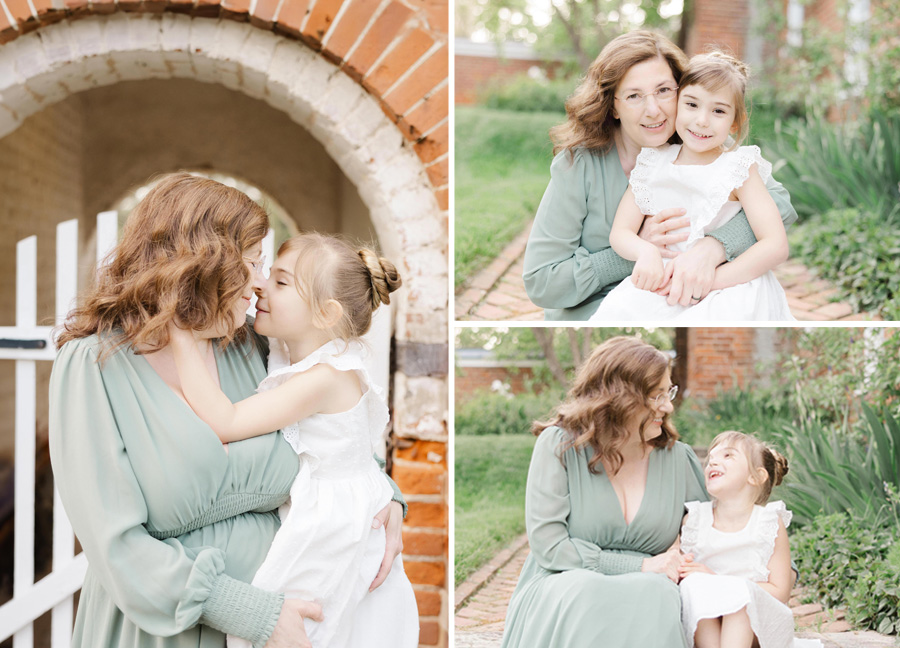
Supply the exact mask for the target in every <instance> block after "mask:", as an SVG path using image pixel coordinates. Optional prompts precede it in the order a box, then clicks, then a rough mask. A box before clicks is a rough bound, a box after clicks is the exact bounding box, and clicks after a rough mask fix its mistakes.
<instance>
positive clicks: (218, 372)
mask: <svg viewBox="0 0 900 648" xmlns="http://www.w3.org/2000/svg"><path fill="white" fill-rule="evenodd" d="M210 345H211V348H212V352H213V361H214V362H215V364H216V378H217V380H218V382H219V385H218V387H219V389H220V390H221V391H222V392H225V389H224V388H223V387H222V373H221V367H220V365H219V360H220V357H219V351H218V349H217V347H218V343H217V340H210ZM131 354H132V355H133V356H134V357H136V358H140V362H141V364H142V365H143V366H144V367H145V368H146V369H147V371H149V372H150V373H151V374H153V378H154V380H156V381H158V382H159V384H160V385H161V386H162V388H163V389H165V391H166V392H168V393H169V394H170V395H171V396H172V397H173V398H174V399H175V400H176V401H178V402H179V403H181V404H182V405H184V406H185V407H186V408H187V409H188V410H189V411H190V412H191V414H193V415H194V416H196V417H197V419H198V420H200V421H202V420H203V419H201V418H200V417H199V416H197V413H196V412H194V409H193V408H192V407H191V404H190V403H188V402H187V400H186V399H185V398H183V397H182V396H179V395H178V393H177V392H176V391H175V390H174V389H173V388H172V386H171V385H170V384H169V383H167V382H166V381H165V379H164V378H163V377H162V376H160V375H159V372H158V371H157V370H156V369H155V368H154V367H153V365H152V364H150V361H149V360H147V357H146V354H144V353H140V354H139V353H136V352H135V351H134V350H133V349H132V350H131ZM229 400H230V398H229Z"/></svg>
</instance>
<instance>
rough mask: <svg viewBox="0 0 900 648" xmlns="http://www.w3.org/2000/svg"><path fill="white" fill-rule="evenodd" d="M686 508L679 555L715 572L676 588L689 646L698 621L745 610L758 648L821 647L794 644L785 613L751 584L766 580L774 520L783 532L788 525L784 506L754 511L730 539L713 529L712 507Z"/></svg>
mask: <svg viewBox="0 0 900 648" xmlns="http://www.w3.org/2000/svg"><path fill="white" fill-rule="evenodd" d="M685 507H686V508H687V511H688V513H687V518H686V519H685V521H684V524H683V525H682V527H681V551H682V552H683V553H686V554H688V553H691V554H694V561H695V562H698V563H702V564H704V565H706V566H707V567H709V568H710V569H711V570H713V571H714V572H716V573H715V575H713V574H704V573H696V574H691V575H690V576H688V577H687V578H685V579H684V580H683V581H681V584H680V585H679V589H680V590H681V620H682V623H683V624H684V632H685V635H686V637H687V640H688V645H689V646H693V645H694V632H695V631H696V630H697V623H698V622H699V621H700V619H715V618H717V617H720V616H723V615H726V614H731V613H733V612H737V611H738V610H740V609H742V608H744V607H746V608H747V615H748V616H749V617H750V626H751V627H752V628H753V632H754V633H755V634H756V636H757V638H758V639H759V645H760V648H801V647H802V648H817V647H821V645H822V644H821V642H819V641H818V640H815V639H795V638H794V617H793V615H792V614H791V610H790V608H788V606H787V605H785V604H784V603H782V602H781V601H779V600H778V599H776V598H775V597H774V596H772V595H771V594H769V593H768V592H767V591H765V590H764V589H762V588H761V587H759V586H758V585H757V584H756V583H759V582H765V581H767V580H769V568H768V565H769V560H770V559H771V557H772V553H773V552H774V551H775V537H776V535H778V520H779V519H780V520H781V521H782V522H783V523H784V526H785V527H787V526H788V525H790V523H791V512H790V511H788V510H787V508H786V507H785V505H784V502H781V501H777V502H769V503H768V504H766V506H765V507H763V506H754V507H753V513H752V514H751V515H750V520H749V521H748V522H747V526H746V527H744V528H743V529H742V530H741V531H736V532H734V533H726V532H724V531H719V530H718V529H716V528H714V527H713V503H712V502H687V503H686V504H685Z"/></svg>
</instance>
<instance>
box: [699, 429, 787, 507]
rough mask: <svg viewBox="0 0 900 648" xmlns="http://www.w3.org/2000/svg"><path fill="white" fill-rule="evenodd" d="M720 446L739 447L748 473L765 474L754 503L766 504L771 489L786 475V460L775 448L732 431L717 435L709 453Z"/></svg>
mask: <svg viewBox="0 0 900 648" xmlns="http://www.w3.org/2000/svg"><path fill="white" fill-rule="evenodd" d="M720 445H725V446H726V447H729V446H731V447H734V446H735V445H738V446H740V447H741V448H742V449H743V451H744V454H745V455H746V456H747V463H748V464H749V466H750V473H751V474H756V473H757V472H759V470H762V471H763V472H765V473H766V479H764V480H763V481H762V482H760V484H759V485H758V487H757V488H758V492H757V495H756V503H757V504H759V505H764V504H765V503H766V502H768V501H769V496H770V495H771V494H772V488H773V487H775V486H778V485H779V484H780V483H781V482H782V480H783V479H784V476H785V475H787V474H788V460H787V459H786V458H785V457H784V455H783V454H781V453H780V452H778V450H776V449H775V448H772V447H770V446H767V445H766V444H765V443H763V442H762V441H760V440H759V439H757V438H756V437H753V436H750V435H749V434H744V433H743V432H735V431H734V430H729V431H728V432H722V433H721V434H719V435H717V436H716V438H715V439H713V441H712V443H711V444H709V451H710V452H712V451H713V448H715V447H716V446H720Z"/></svg>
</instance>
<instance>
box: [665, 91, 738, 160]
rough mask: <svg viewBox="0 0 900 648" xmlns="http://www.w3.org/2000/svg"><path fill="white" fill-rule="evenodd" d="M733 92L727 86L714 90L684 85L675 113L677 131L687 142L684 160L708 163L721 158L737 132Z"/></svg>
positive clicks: (682, 153)
mask: <svg viewBox="0 0 900 648" xmlns="http://www.w3.org/2000/svg"><path fill="white" fill-rule="evenodd" d="M733 95H734V93H733V91H732V90H731V89H730V88H729V87H728V86H724V87H722V88H720V89H718V90H715V91H710V90H707V89H706V88H704V87H702V86H699V85H691V86H687V87H685V88H682V90H681V92H680V94H679V95H678V113H677V115H676V116H675V130H676V131H677V132H678V134H679V135H680V136H681V140H682V142H684V145H683V147H682V151H681V153H680V154H679V156H678V160H679V161H680V162H681V163H685V164H709V163H710V162H712V161H714V160H715V159H716V158H718V157H719V154H720V153H721V152H722V150H723V149H724V146H725V142H726V141H727V140H728V136H729V135H730V134H731V133H732V132H733V131H734V116H735V109H734V96H733Z"/></svg>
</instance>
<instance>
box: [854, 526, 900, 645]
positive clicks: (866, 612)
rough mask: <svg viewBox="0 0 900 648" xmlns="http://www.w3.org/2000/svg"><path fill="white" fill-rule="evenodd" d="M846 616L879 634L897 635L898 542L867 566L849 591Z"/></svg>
mask: <svg viewBox="0 0 900 648" xmlns="http://www.w3.org/2000/svg"><path fill="white" fill-rule="evenodd" d="M847 617H848V620H849V621H850V622H851V623H853V624H854V625H856V626H859V627H862V628H869V629H872V630H876V631H878V632H880V633H881V634H889V635H895V634H898V633H900V543H894V544H893V545H892V546H891V548H890V549H889V550H888V552H887V556H886V557H885V558H884V559H882V560H876V561H874V562H871V563H869V564H868V568H866V569H864V570H862V571H861V572H860V573H859V575H858V577H857V579H856V582H854V583H853V586H852V587H850V588H848V591H847Z"/></svg>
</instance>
